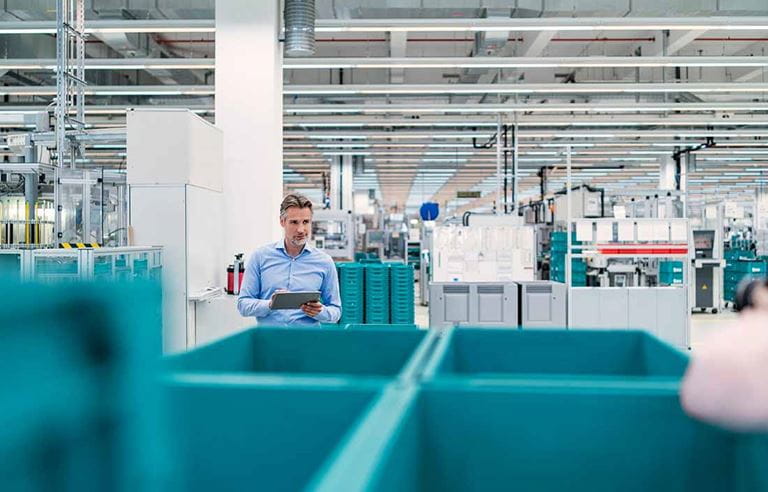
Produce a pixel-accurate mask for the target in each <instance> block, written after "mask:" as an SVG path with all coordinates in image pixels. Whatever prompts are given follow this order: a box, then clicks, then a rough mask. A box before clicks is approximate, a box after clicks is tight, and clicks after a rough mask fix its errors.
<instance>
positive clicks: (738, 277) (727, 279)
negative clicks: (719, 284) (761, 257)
mask: <svg viewBox="0 0 768 492" xmlns="http://www.w3.org/2000/svg"><path fill="white" fill-rule="evenodd" d="M724 256H725V272H724V275H723V300H724V301H725V302H731V303H732V302H735V300H736V290H737V289H738V287H739V283H740V282H741V281H742V280H743V279H744V277H746V276H749V275H755V276H759V275H761V270H762V272H763V273H762V274H764V268H763V267H761V265H764V264H765V262H761V261H755V253H754V251H750V250H747V249H741V248H731V249H727V250H725V254H724ZM751 263H757V265H749V264H751ZM753 268H754V269H755V271H754V272H752V271H751V270H752V269H753Z"/></svg>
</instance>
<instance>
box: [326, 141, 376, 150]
mask: <svg viewBox="0 0 768 492" xmlns="http://www.w3.org/2000/svg"><path fill="white" fill-rule="evenodd" d="M370 146H371V145H370V144H366V143H341V142H339V143H332V144H317V145H315V147H317V148H318V149H336V148H350V149H352V148H355V149H367V148H369V147H370Z"/></svg>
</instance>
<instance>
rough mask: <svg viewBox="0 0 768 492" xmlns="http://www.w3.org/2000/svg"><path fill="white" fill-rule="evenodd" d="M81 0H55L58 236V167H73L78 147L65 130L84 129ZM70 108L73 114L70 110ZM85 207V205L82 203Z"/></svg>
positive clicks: (58, 207) (58, 208) (56, 200)
mask: <svg viewBox="0 0 768 492" xmlns="http://www.w3.org/2000/svg"><path fill="white" fill-rule="evenodd" d="M85 36H86V34H85V0H57V2H56V101H55V103H56V106H55V108H54V117H55V127H54V132H55V135H56V171H55V172H54V179H55V183H54V207H55V213H56V219H55V225H54V236H55V237H56V238H57V239H61V238H62V236H61V233H62V232H61V195H60V190H59V186H58V183H59V171H60V169H62V168H63V167H65V166H67V165H68V166H69V167H70V168H74V167H75V163H76V160H77V157H78V156H81V155H82V147H81V145H80V143H79V142H78V141H77V140H75V139H70V138H68V137H69V135H68V134H69V133H70V132H71V131H74V132H75V133H81V132H82V131H83V130H85V86H86V85H87V82H86V81H85ZM72 112H74V114H75V116H74V117H72V116H71V114H72ZM86 208H87V207H86Z"/></svg>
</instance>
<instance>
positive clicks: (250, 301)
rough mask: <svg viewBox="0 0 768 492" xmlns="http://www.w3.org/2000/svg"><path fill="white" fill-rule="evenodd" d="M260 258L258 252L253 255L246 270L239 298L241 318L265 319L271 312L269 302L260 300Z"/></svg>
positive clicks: (238, 307) (238, 305) (238, 308)
mask: <svg viewBox="0 0 768 492" xmlns="http://www.w3.org/2000/svg"><path fill="white" fill-rule="evenodd" d="M259 264H260V257H259V253H258V251H257V252H256V253H254V254H253V255H251V258H250V259H249V260H248V264H247V265H246V268H245V275H244V276H243V284H242V285H241V286H240V296H239V297H238V298H237V310H238V311H240V315H241V316H253V317H256V318H263V317H265V316H267V315H268V314H269V312H270V309H269V300H268V299H259V293H260V292H261V272H260V267H259Z"/></svg>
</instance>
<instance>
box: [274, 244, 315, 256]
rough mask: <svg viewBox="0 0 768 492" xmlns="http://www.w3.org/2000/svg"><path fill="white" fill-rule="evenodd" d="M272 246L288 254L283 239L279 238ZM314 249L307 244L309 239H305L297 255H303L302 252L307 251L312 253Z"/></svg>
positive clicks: (306, 252)
mask: <svg viewBox="0 0 768 492" xmlns="http://www.w3.org/2000/svg"><path fill="white" fill-rule="evenodd" d="M274 248H275V249H279V250H280V251H282V252H283V253H285V254H286V255H287V254H288V252H287V251H286V250H285V239H281V240H279V241H277V242H276V243H275V244H274ZM314 251H315V248H314V247H313V246H310V245H309V241H307V243H306V244H305V245H304V248H303V249H302V250H301V253H299V256H303V255H304V254H309V253H312V252H314ZM297 258H298V256H297Z"/></svg>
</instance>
